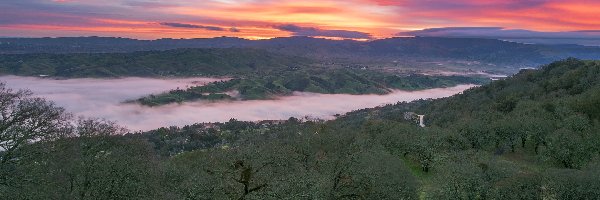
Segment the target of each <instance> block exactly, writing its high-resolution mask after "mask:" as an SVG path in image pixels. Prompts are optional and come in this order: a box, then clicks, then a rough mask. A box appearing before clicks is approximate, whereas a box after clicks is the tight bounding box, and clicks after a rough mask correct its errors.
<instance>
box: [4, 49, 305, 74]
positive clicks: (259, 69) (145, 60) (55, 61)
mask: <svg viewBox="0 0 600 200" xmlns="http://www.w3.org/2000/svg"><path fill="white" fill-rule="evenodd" d="M312 62H313V61H311V60H309V59H306V58H300V57H294V56H284V55H280V54H275V53H270V52H267V51H265V50H259V49H239V48H223V49H176V50H167V51H139V52H132V53H74V54H49V53H47V54H4V55H1V56H0V74H3V75H5V74H11V75H20V76H38V75H46V76H52V77H62V78H82V77H86V78H87V77H94V78H114V77H127V76H137V77H169V76H178V77H182V76H183V77H191V76H233V75H240V74H250V73H269V72H271V71H282V70H288V69H291V68H302V67H307V66H308V65H309V64H311V63H312Z"/></svg>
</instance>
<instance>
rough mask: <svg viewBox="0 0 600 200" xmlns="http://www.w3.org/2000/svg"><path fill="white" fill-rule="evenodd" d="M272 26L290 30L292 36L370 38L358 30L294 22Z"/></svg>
mask: <svg viewBox="0 0 600 200" xmlns="http://www.w3.org/2000/svg"><path fill="white" fill-rule="evenodd" d="M273 28H275V29H278V30H281V31H287V32H291V33H292V35H293V36H307V37H338V38H347V39H371V38H372V36H371V34H369V33H364V32H360V31H348V30H325V29H320V28H315V27H303V26H298V25H295V24H284V25H276V26H273Z"/></svg>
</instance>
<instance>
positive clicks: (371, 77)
mask: <svg viewBox="0 0 600 200" xmlns="http://www.w3.org/2000/svg"><path fill="white" fill-rule="evenodd" d="M485 82H486V79H485V78H477V77H462V76H425V75H417V74H413V75H408V76H402V77H400V76H397V75H390V74H385V73H382V72H376V71H366V70H350V69H343V70H333V69H311V70H294V71H285V72H272V73H270V74H267V75H264V74H261V75H260V76H253V75H247V76H246V78H236V79H232V80H229V81H220V82H214V83H210V84H208V85H204V86H197V87H191V88H188V89H185V90H181V89H178V90H172V91H169V92H166V93H163V94H158V95H150V96H146V97H142V98H140V99H138V100H137V102H139V103H141V104H143V105H147V106H157V105H164V104H169V103H181V102H184V101H194V100H233V99H242V100H254V99H269V98H273V97H277V96H281V95H291V94H292V93H293V92H313V93H323V94H340V93H341V94H387V93H389V92H391V89H402V90H421V89H429V88H436V87H451V86H456V85H458V84H482V83H485ZM232 92H234V93H235V92H237V93H239V96H234V97H232V96H230V95H229V94H231V93H232Z"/></svg>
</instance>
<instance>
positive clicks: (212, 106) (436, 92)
mask: <svg viewBox="0 0 600 200" xmlns="http://www.w3.org/2000/svg"><path fill="white" fill-rule="evenodd" d="M218 80H219V79H213V78H187V79H150V78H124V79H68V80H54V79H41V78H33V77H17V76H2V77H0V81H3V82H6V83H7V86H8V87H10V88H27V89H30V90H31V91H33V92H34V93H35V94H36V95H38V96H40V97H44V98H47V99H49V100H52V101H54V102H55V103H56V104H57V105H59V106H62V107H65V108H66V109H67V110H68V111H69V112H73V113H75V114H77V115H82V116H87V117H99V118H106V119H108V120H114V121H117V122H118V123H119V124H121V125H123V126H125V127H127V128H129V129H130V130H151V129H155V128H159V127H164V126H183V125H188V124H194V123H198V122H224V121H228V120H229V119H231V118H236V119H238V120H246V121H257V120H267V119H288V118H289V117H298V118H300V117H304V116H311V117H315V118H322V119H333V118H334V117H333V115H335V114H343V113H346V112H349V111H352V110H356V109H362V108H368V107H375V106H379V105H383V104H388V103H396V102H398V101H412V100H416V99H426V98H441V97H447V96H451V95H453V94H456V93H459V92H462V91H464V90H465V89H468V88H470V87H473V86H474V85H459V86H456V87H451V88H438V89H429V90H422V91H412V92H411V91H399V90H397V91H394V92H393V93H390V94H387V95H347V94H314V93H299V92H297V93H294V94H295V95H293V96H287V97H281V98H279V99H276V100H253V101H228V102H206V101H199V102H190V103H183V104H171V105H166V106H161V107H145V106H140V105H137V104H123V103H121V102H123V101H125V100H131V99H136V98H139V97H142V96H145V95H148V94H152V93H160V92H163V91H167V90H171V89H174V88H177V87H180V88H185V87H186V86H190V85H193V84H192V82H194V83H196V84H198V83H208V82H212V81H218ZM195 81H198V83H197V82H195Z"/></svg>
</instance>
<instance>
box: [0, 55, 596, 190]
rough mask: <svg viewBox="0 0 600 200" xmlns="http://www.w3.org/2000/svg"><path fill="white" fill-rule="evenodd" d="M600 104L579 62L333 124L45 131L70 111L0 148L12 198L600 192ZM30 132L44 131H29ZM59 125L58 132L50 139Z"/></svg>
mask: <svg viewBox="0 0 600 200" xmlns="http://www.w3.org/2000/svg"><path fill="white" fill-rule="evenodd" d="M0 91H2V93H1V94H2V97H7V98H2V99H12V101H4V102H11V103H5V104H1V105H2V106H8V107H10V108H28V107H24V106H25V105H37V104H32V103H31V101H32V100H27V98H18V99H15V98H8V97H14V96H16V95H15V91H7V90H0ZM37 101H41V100H37ZM19 102H22V104H21V103H19ZM34 102H35V101H34ZM38 104H39V103H38ZM599 104H600V62H598V61H580V60H576V59H567V60H563V61H559V62H555V63H552V64H549V65H547V66H543V67H541V69H540V70H523V71H521V72H520V73H518V74H516V75H514V76H513V77H510V78H507V79H506V80H500V81H495V82H492V83H490V84H487V85H484V86H481V87H477V88H473V89H470V90H467V91H465V92H464V93H462V94H458V95H455V96H453V97H449V98H444V99H438V100H421V101H416V102H411V103H398V104H395V105H388V106H384V107H378V108H372V109H364V110H359V111H355V112H351V113H348V114H345V115H342V116H341V117H339V118H338V119H337V120H333V121H311V120H308V121H307V120H299V119H294V118H291V119H289V120H287V121H264V122H241V121H237V120H234V119H232V120H230V121H229V122H227V123H218V124H196V125H190V126H186V127H181V128H177V127H169V128H161V129H157V130H153V131H149V132H144V133H130V134H126V135H118V134H117V133H119V132H120V131H119V130H120V129H119V128H118V127H115V126H114V124H111V123H107V122H103V121H99V122H98V121H94V120H91V121H90V120H79V121H78V123H75V125H68V126H66V127H67V129H43V128H44V127H62V126H58V125H57V124H61V122H62V121H63V120H58V121H45V122H44V123H36V124H39V125H40V127H42V128H40V129H30V128H31V127H32V126H26V125H27V123H26V122H27V121H28V120H27V118H16V119H19V120H17V122H21V121H22V123H3V124H2V127H7V128H3V129H0V131H1V134H2V136H3V137H2V138H1V139H2V141H0V144H3V145H4V146H3V148H5V149H9V151H4V152H3V153H2V154H0V156H1V158H2V162H1V163H0V193H1V194H2V195H3V196H2V197H5V198H7V199H597V198H598V197H600V192H599V191H600V181H598V180H600V168H599V167H598V166H600V165H599V164H600V160H599V157H600V148H599V147H600V122H599V118H600V110H598V105H599ZM11 105H23V106H12V107H11ZM40 105H46V104H43V103H42V104H40ZM34 107H35V106H34ZM43 107H44V106H43ZM46 107H48V106H45V108H46ZM6 110H8V111H10V109H6ZM18 110H19V109H17V111H18ZM8 111H6V112H8ZM406 112H416V113H417V114H424V115H425V118H426V127H424V128H422V127H419V126H417V124H416V123H415V122H414V121H413V120H412V119H408V120H406V119H405V114H406ZM51 113H54V112H51ZM18 114H19V113H18V112H17V113H16V114H14V116H19V115H18ZM11 116H12V115H11ZM27 116H29V117H34V119H35V116H39V115H27ZM52 116H59V115H52ZM60 116H62V115H60ZM22 119H25V120H22ZM52 119H63V117H55V118H52ZM34 127H37V126H34ZM22 130H31V131H30V132H31V133H38V134H33V135H34V136H35V137H33V138H31V137H30V138H28V139H23V136H22V135H20V134H18V133H19V131H22ZM65 131H68V132H67V133H70V134H64V135H63V134H59V133H65ZM28 133H29V132H28ZM48 133H55V134H53V135H52V136H55V137H43V136H44V135H47V134H48ZM29 135H32V134H29ZM23 141H25V142H23ZM7 147H8V148H7Z"/></svg>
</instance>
